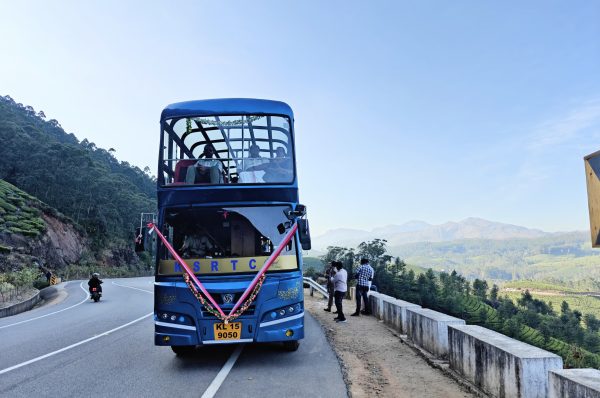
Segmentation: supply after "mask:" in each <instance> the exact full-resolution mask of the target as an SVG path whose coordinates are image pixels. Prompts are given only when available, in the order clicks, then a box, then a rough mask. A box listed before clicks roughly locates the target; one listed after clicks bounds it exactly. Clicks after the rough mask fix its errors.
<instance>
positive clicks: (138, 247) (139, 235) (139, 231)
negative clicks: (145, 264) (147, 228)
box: [135, 228, 145, 253]
mask: <svg viewBox="0 0 600 398" xmlns="http://www.w3.org/2000/svg"><path fill="white" fill-rule="evenodd" d="M144 239H145V234H144V230H143V228H136V229H135V252H136V253H141V252H143V251H145V247H144Z"/></svg>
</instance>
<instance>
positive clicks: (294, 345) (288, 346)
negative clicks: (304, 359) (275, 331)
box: [283, 340, 300, 351]
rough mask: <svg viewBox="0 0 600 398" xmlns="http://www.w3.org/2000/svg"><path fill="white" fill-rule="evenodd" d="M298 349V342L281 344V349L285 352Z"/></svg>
mask: <svg viewBox="0 0 600 398" xmlns="http://www.w3.org/2000/svg"><path fill="white" fill-rule="evenodd" d="M298 347H300V342H299V341H298V340H292V341H284V342H283V349H284V350H286V351H296V350H297V349H298Z"/></svg>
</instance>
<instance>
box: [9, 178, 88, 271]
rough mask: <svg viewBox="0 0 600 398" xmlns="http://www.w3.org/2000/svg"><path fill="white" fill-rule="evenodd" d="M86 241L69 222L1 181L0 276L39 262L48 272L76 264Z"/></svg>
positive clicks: (83, 251)
mask: <svg viewBox="0 0 600 398" xmlns="http://www.w3.org/2000/svg"><path fill="white" fill-rule="evenodd" d="M87 246H88V240H87V237H86V236H85V233H83V232H82V231H81V229H80V228H78V227H77V226H76V225H75V224H74V223H73V222H72V221H71V220H69V219H68V218H67V217H65V216H64V215H62V214H60V213H58V212H57V211H56V210H54V209H53V208H51V207H49V206H47V205H46V204H44V203H43V202H41V201H39V200H38V199H36V198H35V197H33V196H31V195H29V194H27V193H25V192H23V191H21V190H20V189H18V188H17V187H15V186H13V185H11V184H9V183H7V182H6V181H4V180H0V272H7V271H12V270H18V269H21V268H23V267H28V266H31V265H32V263H33V262H34V261H38V262H41V263H43V264H45V265H47V266H48V267H50V268H51V269H60V268H63V267H65V266H67V265H68V264H76V263H79V262H80V261H81V260H82V258H83V257H84V256H85V254H86V252H87V251H88V249H87Z"/></svg>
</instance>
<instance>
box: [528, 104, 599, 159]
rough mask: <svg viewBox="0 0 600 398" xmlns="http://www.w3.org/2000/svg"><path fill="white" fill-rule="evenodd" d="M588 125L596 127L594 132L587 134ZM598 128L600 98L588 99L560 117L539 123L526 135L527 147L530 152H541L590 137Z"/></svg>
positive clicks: (596, 133)
mask: <svg viewBox="0 0 600 398" xmlns="http://www.w3.org/2000/svg"><path fill="white" fill-rule="evenodd" d="M590 127H596V132H595V134H589V132H588V129H589V128H590ZM599 130H600V100H594V101H588V102H587V103H585V104H583V105H581V106H579V107H577V108H575V109H572V110H571V111H570V112H569V113H567V114H566V115H564V116H562V117H558V118H556V117H555V118H552V119H550V120H548V121H546V122H543V123H541V124H540V125H539V126H538V127H537V128H535V130H534V131H533V133H532V134H530V135H529V136H528V137H527V141H528V148H529V149H530V150H531V151H532V152H538V151H541V152H543V151H546V150H548V149H551V148H554V147H556V146H560V145H563V144H565V143H570V142H572V141H574V140H578V139H580V138H588V139H591V138H592V136H597V135H598V131H599ZM586 133H587V134H586ZM583 134H586V137H583Z"/></svg>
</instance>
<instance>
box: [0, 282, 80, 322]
mask: <svg viewBox="0 0 600 398" xmlns="http://www.w3.org/2000/svg"><path fill="white" fill-rule="evenodd" d="M79 287H80V288H81V290H83V292H84V293H85V298H84V299H83V300H82V301H80V302H79V303H77V304H75V305H72V306H70V307H67V308H63V309H62V310H58V311H54V312H51V313H49V314H46V315H42V316H38V317H35V318H31V319H26V320H24V321H21V322H15V323H11V324H10V325H4V326H0V329H4V328H9V327H11V326H16V325H20V324H22V323H27V322H31V321H35V320H36V319H40V318H45V317H47V316H50V315H54V314H58V313H59V312H63V311H66V310H70V309H71V308H75V307H77V306H78V305H81V304H83V303H85V302H86V301H87V300H88V298H89V297H88V292H87V290H85V288H84V287H83V282H81V283H80V284H79Z"/></svg>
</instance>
